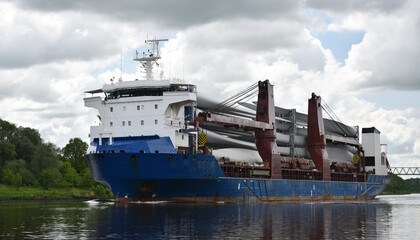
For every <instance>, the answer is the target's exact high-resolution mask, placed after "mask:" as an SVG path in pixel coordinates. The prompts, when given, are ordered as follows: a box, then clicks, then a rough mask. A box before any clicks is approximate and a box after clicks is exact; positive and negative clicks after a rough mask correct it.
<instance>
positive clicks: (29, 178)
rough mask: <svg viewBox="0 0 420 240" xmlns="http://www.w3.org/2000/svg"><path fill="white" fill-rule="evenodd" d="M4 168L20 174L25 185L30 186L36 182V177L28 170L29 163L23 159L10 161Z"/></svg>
mask: <svg viewBox="0 0 420 240" xmlns="http://www.w3.org/2000/svg"><path fill="white" fill-rule="evenodd" d="M4 168H8V169H10V170H11V171H12V172H13V173H19V175H20V176H21V177H22V183H23V185H26V186H29V185H31V184H32V183H33V181H34V180H35V177H34V175H33V174H32V173H31V172H30V171H29V170H28V169H27V163H26V162H25V161H24V160H23V159H18V160H12V161H8V162H7V163H6V165H5V166H4Z"/></svg>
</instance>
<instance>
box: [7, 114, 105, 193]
mask: <svg viewBox="0 0 420 240" xmlns="http://www.w3.org/2000/svg"><path fill="white" fill-rule="evenodd" d="M87 147H88V145H87V144H86V143H85V142H83V141H82V140H81V139H80V138H73V139H70V141H69V142H68V144H67V145H66V146H65V147H64V148H62V149H60V148H59V147H57V146H55V145H54V144H53V143H50V142H45V141H44V140H43V139H41V136H40V134H39V132H38V130H36V129H32V128H28V127H17V126H16V125H15V124H13V123H10V122H8V121H4V120H2V119H0V184H2V185H0V199H31V198H35V199H42V198H47V199H61V198H111V197H113V195H112V193H111V191H109V190H108V189H107V188H105V187H103V186H102V185H100V184H98V183H95V182H94V181H93V180H92V177H91V174H90V170H89V168H88V166H87V163H86V160H85V153H86V150H87Z"/></svg>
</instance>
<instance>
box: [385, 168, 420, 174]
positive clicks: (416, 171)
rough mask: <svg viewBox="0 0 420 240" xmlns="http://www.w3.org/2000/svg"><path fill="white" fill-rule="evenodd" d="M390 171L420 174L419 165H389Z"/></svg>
mask: <svg viewBox="0 0 420 240" xmlns="http://www.w3.org/2000/svg"><path fill="white" fill-rule="evenodd" d="M391 173H393V174H396V175H420V167H391Z"/></svg>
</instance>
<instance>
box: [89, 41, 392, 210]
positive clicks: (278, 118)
mask: <svg viewBox="0 0 420 240" xmlns="http://www.w3.org/2000/svg"><path fill="white" fill-rule="evenodd" d="M162 41H167V40H166V39H160V40H147V42H146V43H147V44H148V45H149V46H150V49H149V51H148V52H144V53H143V54H141V56H139V55H138V53H136V56H135V58H134V60H135V61H139V62H140V64H141V66H142V67H143V68H144V74H145V79H144V80H137V79H136V80H133V81H122V80H120V81H117V82H114V81H111V83H110V84H105V85H104V86H103V87H102V88H101V89H97V90H92V91H87V92H86V93H87V94H89V95H91V96H89V97H86V98H84V101H85V106H87V107H92V108H95V109H97V110H98V112H99V115H98V118H99V120H100V123H99V125H96V126H91V129H90V146H89V148H88V151H87V155H86V156H87V162H88V165H89V168H90V170H91V173H92V176H93V178H94V180H95V181H97V182H99V183H101V184H103V185H105V186H107V187H109V188H110V189H111V190H112V192H113V193H114V195H115V197H116V200H117V201H162V200H170V201H208V202H219V201H224V202H226V201H246V202H248V201H251V202H258V201H329V200H367V199H372V198H374V197H375V196H376V195H378V194H379V193H381V192H382V191H383V190H384V188H385V187H386V186H387V185H388V184H389V182H390V175H388V172H387V165H388V163H387V159H386V155H385V154H384V153H381V150H380V149H381V146H380V132H379V131H378V130H377V129H376V128H374V127H370V128H363V129H362V143H360V142H359V129H358V127H351V126H347V125H345V124H343V123H341V122H340V121H337V120H334V119H324V118H323V110H324V112H326V113H327V114H328V115H330V116H334V114H332V112H331V110H330V109H329V107H328V106H327V105H326V104H324V103H323V102H322V100H321V97H320V96H317V95H315V94H312V96H311V98H310V99H309V100H308V114H307V115H306V114H302V113H298V112H296V111H295V110H294V109H284V108H279V107H275V106H274V95H273V85H271V84H270V82H269V81H268V80H266V81H260V82H258V83H257V84H254V85H253V86H251V87H250V88H248V89H246V90H244V91H242V92H240V93H238V94H237V95H235V96H233V97H231V98H229V99H228V100H227V101H225V102H223V103H215V102H213V101H212V100H211V99H208V98H205V97H203V96H200V95H199V94H198V93H197V89H196V86H195V85H192V84H186V83H182V82H177V81H171V80H154V74H153V67H154V66H158V63H157V61H158V60H159V59H160V52H159V44H160V43H161V42H162ZM254 95H257V96H258V101H257V103H246V102H243V100H245V99H248V98H250V97H251V96H254ZM237 103H239V104H240V106H239V107H237V106H236V107H235V108H234V107H232V106H233V105H234V104H237Z"/></svg>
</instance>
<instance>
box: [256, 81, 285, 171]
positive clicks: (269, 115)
mask: <svg viewBox="0 0 420 240" xmlns="http://www.w3.org/2000/svg"><path fill="white" fill-rule="evenodd" d="M258 89H259V91H258V103H257V112H256V121H257V122H265V123H268V124H270V125H271V126H273V127H272V129H256V130H255V145H256V146H257V149H258V153H259V154H260V156H261V158H262V159H263V161H264V162H268V163H269V165H270V167H271V178H281V157H280V150H279V148H278V146H277V143H276V119H275V108H274V95H273V85H271V84H270V82H269V81H268V80H265V81H260V82H259V83H258Z"/></svg>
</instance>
